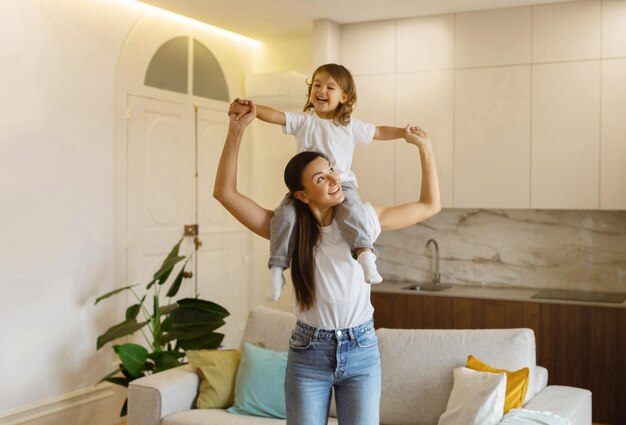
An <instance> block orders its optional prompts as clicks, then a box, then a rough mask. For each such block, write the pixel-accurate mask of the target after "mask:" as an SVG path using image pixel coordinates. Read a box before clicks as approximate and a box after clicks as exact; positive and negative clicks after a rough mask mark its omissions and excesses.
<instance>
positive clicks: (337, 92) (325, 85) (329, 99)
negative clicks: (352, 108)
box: [309, 71, 348, 119]
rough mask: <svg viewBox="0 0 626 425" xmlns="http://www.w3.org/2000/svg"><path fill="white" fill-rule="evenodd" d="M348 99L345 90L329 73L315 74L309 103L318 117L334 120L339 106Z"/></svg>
mask: <svg viewBox="0 0 626 425" xmlns="http://www.w3.org/2000/svg"><path fill="white" fill-rule="evenodd" d="M347 99H348V96H347V95H346V94H345V93H344V92H343V89H342V88H341V87H340V86H339V84H337V82H336V81H335V79H334V78H333V77H331V76H330V75H329V74H328V73H327V72H325V71H321V72H318V73H317V74H315V76H314V78H313V83H312V84H311V94H310V95H309V102H311V104H312V105H313V107H314V108H315V113H316V114H317V116H318V117H320V118H324V119H333V118H334V115H335V110H336V109H337V107H338V106H339V104H340V103H345V102H346V100H347Z"/></svg>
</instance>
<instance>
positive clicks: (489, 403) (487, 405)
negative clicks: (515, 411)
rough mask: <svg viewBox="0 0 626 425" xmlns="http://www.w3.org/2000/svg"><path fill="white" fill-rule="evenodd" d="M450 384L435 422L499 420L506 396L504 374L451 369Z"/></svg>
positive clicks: (467, 424) (483, 424) (490, 423)
mask: <svg viewBox="0 0 626 425" xmlns="http://www.w3.org/2000/svg"><path fill="white" fill-rule="evenodd" d="M453 375H454V386H453V387H452V392H451V393H450V398H449V399H448V404H447V407H446V411H445V412H444V414H443V415H441V417H440V418H439V422H438V425H459V424H463V425H496V424H497V423H498V422H500V420H501V419H502V415H503V408H504V398H505V395H506V375H505V374H504V373H499V374H496V373H488V372H478V371H475V370H473V369H469V368H466V367H457V368H455V369H454V374H453Z"/></svg>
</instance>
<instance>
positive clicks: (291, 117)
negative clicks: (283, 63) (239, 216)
mask: <svg viewBox="0 0 626 425" xmlns="http://www.w3.org/2000/svg"><path fill="white" fill-rule="evenodd" d="M355 104H356V87H355V84H354V80H353V78H352V75H351V74H350V72H349V71H348V70H347V69H346V68H345V67H343V66H342V65H337V64H332V63H331V64H326V65H322V66H320V67H319V68H317V69H316V70H315V72H314V73H313V77H312V78H311V83H310V84H308V94H307V102H306V104H305V105H304V112H303V113H294V112H281V111H278V110H276V109H273V108H270V107H268V106H261V105H256V109H257V117H258V118H259V119H261V120H262V121H266V122H269V123H273V124H279V125H282V126H283V131H284V132H285V133H286V134H293V135H294V136H295V137H296V142H297V150H298V153H299V152H302V151H317V152H321V153H322V154H324V155H326V156H327V157H328V158H329V160H330V163H331V164H333V170H334V173H335V174H336V175H337V176H338V177H339V178H340V180H341V188H340V189H338V190H337V191H335V192H334V193H329V194H328V196H338V197H340V196H341V193H342V192H343V194H345V200H344V201H343V202H342V203H341V204H339V205H337V206H336V207H335V220H337V224H338V226H339V228H340V229H341V232H342V235H343V237H344V238H345V239H346V241H347V242H348V244H349V245H350V249H351V251H352V255H353V256H354V258H356V260H357V262H358V263H359V264H360V265H361V267H362V268H363V274H364V277H365V281H366V282H368V283H370V284H375V283H380V282H382V280H383V279H382V277H381V276H380V274H379V273H378V270H377V268H376V255H374V252H373V249H374V241H373V240H372V239H371V238H370V237H369V236H368V234H367V232H366V231H365V229H366V228H367V227H366V226H365V223H364V221H363V220H364V219H365V218H366V217H367V214H366V212H365V210H364V207H363V205H362V203H361V199H360V198H359V195H358V194H357V192H356V188H357V183H356V176H355V175H354V173H353V172H352V171H351V166H352V156H353V153H354V147H355V145H357V144H359V143H362V144H368V143H370V142H371V141H372V139H378V140H391V139H399V138H402V137H404V131H405V130H404V128H399V127H376V126H374V125H372V124H368V123H365V122H363V121H359V120H357V119H355V118H351V117H350V115H351V114H352V110H353V108H354V106H355ZM249 110H250V107H249V105H248V101H247V100H245V99H235V101H234V102H233V103H232V104H231V105H230V108H229V110H228V115H233V114H236V115H237V119H239V118H240V117H242V116H243V115H245V114H246V113H247V112H248V111H249ZM411 130H413V129H411ZM319 178H320V179H323V177H319ZM295 222H296V214H295V210H294V207H293V201H292V200H291V198H290V197H285V199H283V201H282V203H281V204H280V206H279V207H278V208H277V209H276V211H275V212H274V216H273V217H272V219H271V221H270V229H271V236H270V259H269V262H268V265H269V268H270V273H271V280H270V287H269V288H268V292H267V295H266V298H267V300H268V301H276V300H277V299H278V297H279V296H280V292H281V289H282V287H283V285H284V284H285V278H284V276H283V271H284V270H285V269H286V268H288V267H289V261H290V258H291V256H292V253H293V248H294V246H293V235H294V230H295V229H294V226H295Z"/></svg>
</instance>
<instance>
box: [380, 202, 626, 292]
mask: <svg viewBox="0 0 626 425" xmlns="http://www.w3.org/2000/svg"><path fill="white" fill-rule="evenodd" d="M430 238H434V239H435V240H436V241H437V242H438V244H439V256H440V273H441V281H442V282H443V283H455V284H467V285H481V286H506V287H530V288H559V289H583V290H596V291H624V290H626V211H573V210H477V209H444V210H442V211H441V212H440V213H439V214H437V215H436V216H435V217H432V218H431V219H429V220H427V221H425V222H423V223H420V224H418V225H415V226H412V227H409V228H407V229H403V230H399V231H394V232H384V233H383V234H381V236H380V237H379V238H378V241H377V242H376V248H377V249H378V251H379V257H378V269H379V271H380V273H381V274H382V275H383V277H384V278H385V279H389V280H409V281H430V280H431V279H432V273H433V270H434V261H433V257H432V254H433V252H434V250H433V249H432V247H431V248H430V250H429V251H426V248H425V244H426V241H427V240H428V239H430Z"/></svg>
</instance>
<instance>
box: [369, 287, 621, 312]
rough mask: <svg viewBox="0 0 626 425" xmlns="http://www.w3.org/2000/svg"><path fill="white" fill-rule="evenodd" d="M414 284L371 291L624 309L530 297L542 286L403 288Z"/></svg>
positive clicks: (582, 302)
mask: <svg viewBox="0 0 626 425" xmlns="http://www.w3.org/2000/svg"><path fill="white" fill-rule="evenodd" d="M414 284H416V282H409V281H394V280H384V281H383V282H382V283H381V284H379V285H373V286H372V292H381V293H390V294H406V295H421V296H429V297H449V298H475V299H483V300H506V301H524V302H536V303H545V304H569V305H585V306H597V307H612V308H624V309H626V301H624V302H622V303H619V304H618V303H610V302H597V301H578V300H566V299H545V298H532V296H533V295H535V294H536V293H537V292H539V291H540V290H541V289H542V288H508V287H493V286H490V287H485V286H470V285H452V287H451V288H448V289H444V290H442V291H414V290H407V289H403V288H405V287H407V286H411V285H414Z"/></svg>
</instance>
